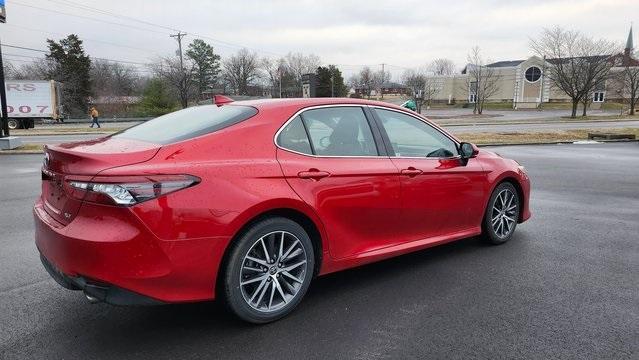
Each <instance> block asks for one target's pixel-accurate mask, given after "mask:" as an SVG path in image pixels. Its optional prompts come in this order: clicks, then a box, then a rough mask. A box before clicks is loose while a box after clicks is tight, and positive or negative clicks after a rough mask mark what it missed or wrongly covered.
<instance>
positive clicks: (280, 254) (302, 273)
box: [239, 231, 308, 313]
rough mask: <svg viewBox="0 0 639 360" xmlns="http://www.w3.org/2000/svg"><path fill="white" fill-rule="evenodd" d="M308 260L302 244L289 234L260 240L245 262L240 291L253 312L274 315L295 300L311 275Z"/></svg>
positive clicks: (273, 233)
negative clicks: (273, 313) (308, 275)
mask: <svg viewBox="0 0 639 360" xmlns="http://www.w3.org/2000/svg"><path fill="white" fill-rule="evenodd" d="M307 266H308V258H307V254H306V250H305V249H304V246H303V245H302V242H301V241H300V240H299V239H298V238H297V237H296V236H295V235H293V234H292V233H290V232H288V231H274V232H270V233H268V234H266V235H264V236H262V237H260V238H259V239H257V240H256V241H255V242H254V243H253V245H252V246H251V247H250V249H249V251H248V252H247V253H246V255H245V256H244V259H243V260H242V266H241V269H240V274H239V276H240V288H241V291H242V296H243V298H244V301H245V302H246V303H247V304H248V305H249V306H250V307H252V308H253V309H255V310H257V311H260V312H264V313H271V312H274V311H277V310H280V309H282V308H283V307H285V306H286V305H287V304H288V303H290V302H291V300H293V299H294V298H295V297H296V296H297V294H298V293H299V291H300V289H301V288H302V284H304V279H305V277H306V276H307V273H308V271H307Z"/></svg>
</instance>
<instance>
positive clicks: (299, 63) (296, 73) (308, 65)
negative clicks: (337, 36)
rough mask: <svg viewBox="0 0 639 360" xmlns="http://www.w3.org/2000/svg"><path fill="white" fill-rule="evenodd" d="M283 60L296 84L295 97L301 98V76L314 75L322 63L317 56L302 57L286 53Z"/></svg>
mask: <svg viewBox="0 0 639 360" xmlns="http://www.w3.org/2000/svg"><path fill="white" fill-rule="evenodd" d="M285 60H286V69H287V71H288V72H289V73H290V74H291V75H293V77H294V79H295V82H296V83H297V87H298V89H299V93H298V94H297V96H302V75H304V74H310V73H315V71H316V70H317V68H318V67H319V66H320V65H322V62H321V60H320V58H319V56H317V55H314V54H309V55H304V54H302V53H288V55H286V57H285Z"/></svg>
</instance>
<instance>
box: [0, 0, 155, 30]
mask: <svg viewBox="0 0 639 360" xmlns="http://www.w3.org/2000/svg"><path fill="white" fill-rule="evenodd" d="M11 4H13V5H19V6H25V7H29V8H32V9H38V10H43V11H49V12H52V13H56V14H60V15H66V16H74V17H78V18H82V19H87V20H93V21H98V22H101V23H105V24H110V25H117V26H124V27H128V28H131V29H136V30H141V31H148V32H152V33H156V34H162V35H166V33H165V32H161V31H156V30H152V29H146V28H141V27H139V26H133V25H129V24H122V23H117V22H112V21H108V20H102V19H98V18H94V17H90V16H84V15H78V14H69V13H65V12H63V11H58V10H53V9H47V8H43V7H39V6H34V5H28V4H23V3H21V2H17V1H12V2H11Z"/></svg>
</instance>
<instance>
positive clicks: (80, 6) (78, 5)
mask: <svg viewBox="0 0 639 360" xmlns="http://www.w3.org/2000/svg"><path fill="white" fill-rule="evenodd" d="M48 1H50V2H55V3H58V4H62V5H66V6H70V7H79V8H81V9H85V10H88V11H94V12H98V13H101V14H105V15H109V16H112V17H115V18H120V19H126V20H130V21H135V22H138V23H141V24H145V25H150V26H156V27H159V28H162V29H165V30H169V31H171V32H174V31H178V32H179V30H178V29H174V28H172V27H168V26H165V25H159V24H155V23H152V22H150V21H146V20H142V19H137V18H134V17H131V16H126V15H121V14H117V13H114V12H112V11H108V10H102V9H98V8H95V7H91V6H88V5H84V4H80V3H76V2H73V1H69V0H62V1H60V0H48Z"/></svg>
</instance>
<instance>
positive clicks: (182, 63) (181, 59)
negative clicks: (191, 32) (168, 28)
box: [169, 31, 186, 72]
mask: <svg viewBox="0 0 639 360" xmlns="http://www.w3.org/2000/svg"><path fill="white" fill-rule="evenodd" d="M169 36H170V37H172V38H175V39H177V42H178V51H179V52H180V69H182V72H184V60H183V58H182V38H183V37H184V36H186V33H183V32H181V31H178V33H177V34H173V35H169Z"/></svg>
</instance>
